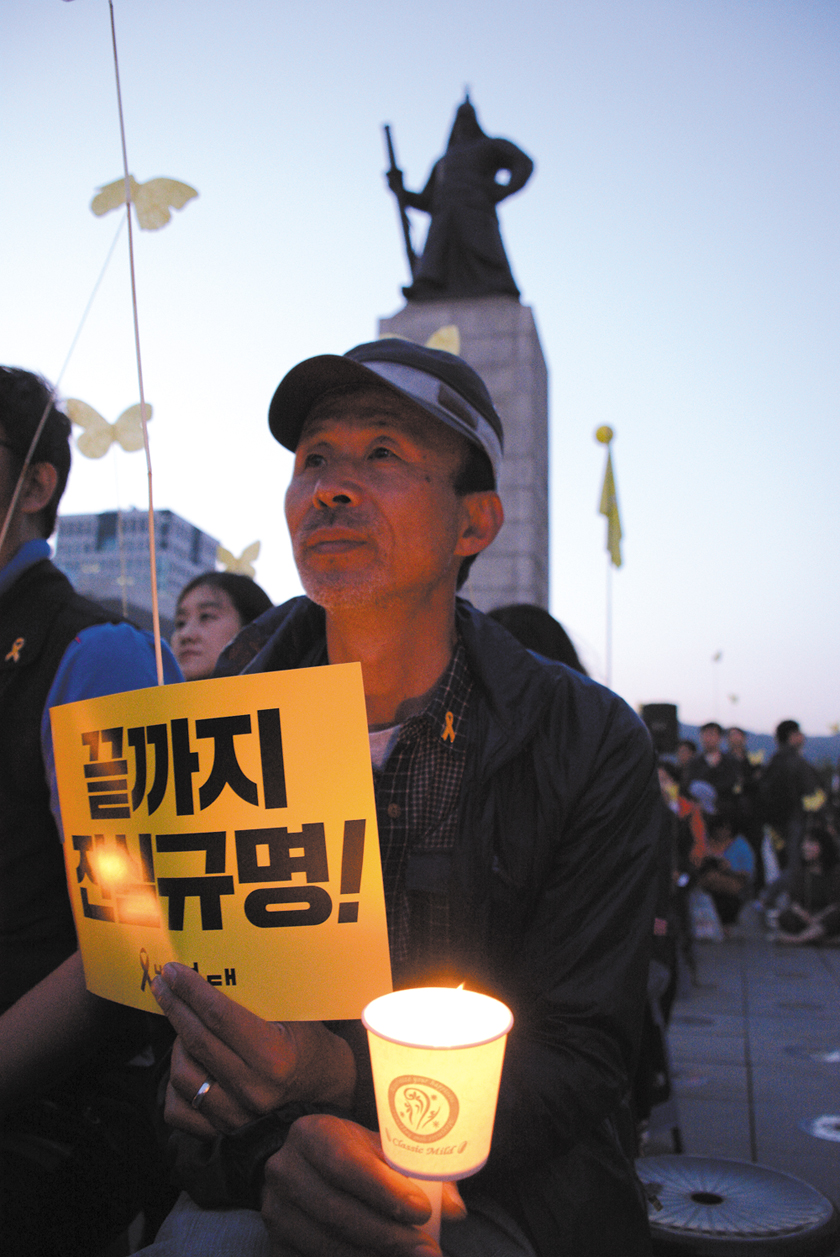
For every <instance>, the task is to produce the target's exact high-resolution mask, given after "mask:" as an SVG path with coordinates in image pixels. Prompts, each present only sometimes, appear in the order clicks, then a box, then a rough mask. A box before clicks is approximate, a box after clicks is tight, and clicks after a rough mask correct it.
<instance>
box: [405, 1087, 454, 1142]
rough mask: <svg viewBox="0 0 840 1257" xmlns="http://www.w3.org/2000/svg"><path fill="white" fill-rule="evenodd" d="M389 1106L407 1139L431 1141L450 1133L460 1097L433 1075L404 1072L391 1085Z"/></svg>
mask: <svg viewBox="0 0 840 1257" xmlns="http://www.w3.org/2000/svg"><path fill="white" fill-rule="evenodd" d="M388 1106H389V1108H390V1110H391V1115H392V1117H393V1119H394V1121H395V1122H396V1123H397V1126H398V1127H399V1128H400V1130H401V1131H402V1133H403V1134H404V1135H405V1136H406V1138H408V1139H413V1140H414V1141H415V1142H417V1143H425V1144H431V1143H435V1142H436V1140H438V1139H443V1137H444V1136H445V1135H448V1134H449V1132H450V1131H451V1129H452V1127H453V1126H454V1125H455V1123H456V1122H457V1120H458V1097H457V1096H456V1094H455V1092H454V1091H453V1090H452V1089H451V1087H447V1086H446V1084H445V1083H442V1082H437V1081H436V1080H435V1079H434V1078H422V1077H420V1076H419V1075H418V1074H403V1075H402V1076H401V1077H399V1078H395V1079H394V1080H393V1082H392V1083H391V1085H390V1087H389V1088H388Z"/></svg>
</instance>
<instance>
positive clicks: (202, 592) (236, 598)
mask: <svg viewBox="0 0 840 1257" xmlns="http://www.w3.org/2000/svg"><path fill="white" fill-rule="evenodd" d="M271 605H272V602H271V599H270V598H269V596H268V594H267V593H266V592H265V590H264V589H261V588H260V586H259V585H258V584H257V583H256V581H253V580H251V578H250V576H242V575H240V573H238V572H204V573H203V574H202V575H201V576H195V577H194V578H193V579H192V580H191V581H190V582H189V584H187V585H185V586H184V588H183V589H182V590H181V592H180V594H179V595H178V605H177V607H176V609H175V631H174V632H173V634H172V641H171V643H170V644H171V646H172V653H173V654H174V656H175V658H176V659H177V660H178V663H179V664H180V665H181V671H182V672H183V674H184V678H185V679H186V680H187V681H201V680H203V679H204V678H205V677H209V676H212V675H213V669H214V668H215V667H216V660H217V659H218V658H219V655H220V654H221V653H222V651H223V650H224V648H225V646H227V644H228V642H229V641H230V639H231V638H232V637H236V634H237V633H238V632H239V630H240V629H242V628H244V627H245V625H246V624H250V623H251V621H252V620H256V618H257V616H260V615H262V613H263V611H268V609H269V607H271Z"/></svg>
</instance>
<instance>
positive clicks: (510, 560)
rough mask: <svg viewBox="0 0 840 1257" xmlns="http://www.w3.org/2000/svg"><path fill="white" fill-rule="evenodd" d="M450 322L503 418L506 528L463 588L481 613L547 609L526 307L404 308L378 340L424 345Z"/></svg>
mask: <svg viewBox="0 0 840 1257" xmlns="http://www.w3.org/2000/svg"><path fill="white" fill-rule="evenodd" d="M449 324H454V325H455V326H456V327H457V328H458V332H459V335H460V338H461V348H460V353H461V357H462V358H464V359H465V360H466V361H467V362H468V363H469V364H470V366H471V367H473V368H474V369H475V370H476V371H477V372H478V374H479V375H480V376H481V378H482V379H483V380H484V382H485V384H486V385H487V387H488V389H489V390H490V396H491V397H492V398H493V403H494V405H495V407H496V409H497V411H498V412H499V415H500V416H501V419H502V424H503V427H504V432H505V456H504V463H503V467H502V475H501V480H500V484H499V492H500V495H501V498H502V503H503V505H504V508H505V523H504V527H503V528H502V530H501V532H500V533H499V536H498V537H497V538H496V540H495V541H494V542H493V545H492V546H490V548H489V549H488V550H485V552H484V553H483V554H482V555H480V556H479V558H478V559H476V561H475V563H474V564H473V567H472V570H471V572H470V576H469V580H468V582H467V584H466V586H465V587H464V589H463V590H462V593H464V594H465V595H466V596H467V597H468V598H469V599H470V601H471V602H473V603H474V604H475V605H476V606H477V607H479V608H480V609H481V610H482V611H489V610H491V609H492V608H493V607H498V606H504V605H506V604H508V603H512V602H532V603H536V604H537V606H540V607H545V608H546V609H547V608H548V373H547V371H546V365H545V359H544V358H543V354H542V349H541V348H540V341H539V337H538V335H537V329H536V325H535V323H534V316H533V314H532V313H531V310H530V309H529V308H528V306H523V305H521V304H520V303H519V302H518V301H517V300H516V299H515V298H514V297H477V298H469V299H463V300H457V301H456V300H451V301H429V302H409V303H408V304H407V305H406V306H405V307H404V308H403V309H402V310H399V311H397V313H396V314H394V315H392V316H391V318H387V319H380V321H379V334H380V336H404V337H406V339H408V340H413V341H417V342H418V343H419V344H421V345H424V344H425V343H426V342H427V341H428V340H429V338H430V337H431V336H433V335H434V333H435V332H437V331H438V330H439V329H440V328H441V327H445V326H447V325H449Z"/></svg>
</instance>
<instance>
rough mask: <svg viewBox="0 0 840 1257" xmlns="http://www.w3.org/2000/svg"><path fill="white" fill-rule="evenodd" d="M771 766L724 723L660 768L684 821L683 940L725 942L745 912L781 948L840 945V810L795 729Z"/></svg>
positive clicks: (680, 838)
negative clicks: (839, 941)
mask: <svg viewBox="0 0 840 1257" xmlns="http://www.w3.org/2000/svg"><path fill="white" fill-rule="evenodd" d="M775 738H776V751H775V753H774V754H773V755H772V757H771V758H770V759H769V761H768V762H767V763H764V761H763V757H762V756H761V755H754V756H752V755H750V754H748V752H747V736H746V734H745V733H744V731H743V729H739V728H737V727H733V728H730V729H728V730H727V731H726V732H724V730H723V728H722V727H721V725H720V724H718V723H717V722H716V721H710V722H708V723H707V724H705V725H703V726H702V728H701V729H700V746H699V748H698V747H697V745H696V744H695V743H694V742H693V741H690V740H683V741H681V742H680V743H679V744H678V747H677V751H676V755H675V756H674V757H673V758H671V757H668V758H663V759H661V760H660V770H659V772H660V785H661V788H662V793H663V799H664V800H665V802H666V805H667V807H668V809H669V810H670V811H671V813H672V814H673V815H674V817H675V818H676V822H677V823H676V828H675V842H674V881H675V885H676V886H677V888H678V891H679V892H680V895H681V899H682V901H683V903H682V909H681V915H682V921H683V925H682V928H683V931H684V933H685V934H687V935H688V936H692V935H693V936H694V937H698V938H724V937H726V936H727V935H728V934H729V933H731V932H732V929H733V927H734V926H735V924H736V923H737V920H738V917H739V914H740V912H741V910H742V908H743V907H744V905H745V904H746V903H748V902H749V903H752V904H753V905H754V906H755V908H756V909H757V910H758V911H759V912H761V913H762V915H763V916H764V918H765V921H766V923H767V926H768V927H769V928H770V929H771V930H772V932H773V935H774V937H775V938H776V939H777V940H778V942H780V943H784V944H791V945H801V944H805V943H820V942H822V941H824V940H829V941H830V940H832V939H834V938H836V937H838V936H840V840H838V826H837V815H836V809H835V808H834V807H833V806H832V800H831V797H830V791H829V790H826V788H825V786H824V783H823V781H822V779H821V777H820V774H819V773H818V771H817V769H816V768H815V767H814V766H813V765H812V764H811V763H809V761H808V760H807V759H806V758H805V756H804V755H803V752H802V748H803V745H804V743H805V736H804V734H803V733H802V730H801V729H800V726H799V724H798V722H797V721H795V720H783V721H781V723H780V724H779V725H778V726H777V728H776V732H775Z"/></svg>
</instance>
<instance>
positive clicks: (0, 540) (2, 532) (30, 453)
mask: <svg viewBox="0 0 840 1257" xmlns="http://www.w3.org/2000/svg"><path fill="white" fill-rule="evenodd" d="M122 229H123V222H122V220H120V225H119V227H118V228H117V232H116V235H115V236H114V239H113V240H112V242H111V247H110V249H109V250H108V255H107V257H106V258H105V262H104V265H103V267H102V270H101V271H100V272H99V278H98V279H97V281H96V283H95V284H94V285H93V292H92V293H91V294H90V297H89V299H88V303H87V305H86V306H85V309H84V313H83V314H82V317H81V319H80V321H79V326H78V327H77V328H76V334H75V336H74V337H73V340H72V341H71V342H70V348H69V349H68V351H67V357H66V358H65V359H64V365H63V366H62V368H61V370H60V371H59V373H58V377H57V379H56V381H55V384H53V386H52V392H51V393H50V396H49V400H48V401H47V404H46V406H45V407H44V413H43V414H42V415H41V418H40V419H39V420H38V426H37V428H36V429H35V435H34V436H33V438H32V440H31V441H30V442H29V449H28V450H27V451H26V457H25V458H24V460H23V466H22V467H21V469H20V475H19V476H18V478H17V484H16V485H15V489H14V493H13V494H12V500H11V502H10V503H9V505H8V508H7V510H6V516H5V518H4V520H3V527H2V528H0V551H2V549H3V545H4V543H5V541H6V535H7V533H8V531H9V528H10V527H11V523H12V516H13V515H14V513H15V508H16V507H17V504H18V501H19V500H20V495H21V493H22V492H23V482H24V480H25V479H26V473H27V472H28V471H29V467H30V464H31V463H32V459H33V457H34V454H35V448H36V446H37V444H38V442H39V441H40V439H41V433H42V432H43V431H44V425H45V424H46V422H47V416H48V415H49V413H50V411H51V410H52V408H53V405H54V404H55V399H56V397H57V396H58V390H59V387H60V385H61V381H62V379H63V378H64V372H65V371H66V370H67V367H68V365H69V363H70V359H71V358H72V356H73V350H74V349H75V348H76V345H77V344H78V341H79V337H80V336H81V334H82V328H83V327H84V325H85V323H86V322H87V316H88V315H89V314H90V311H91V306H92V305H93V301H94V298H95V296H96V294H97V292H98V291H99V286H100V284H101V283H102V280H103V279H104V278H105V272H106V271H107V269H108V264H109V262H110V261H111V258H112V257H113V254H114V249H115V248H116V247H117V241H118V240H119V238H120V232H121V231H122Z"/></svg>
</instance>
